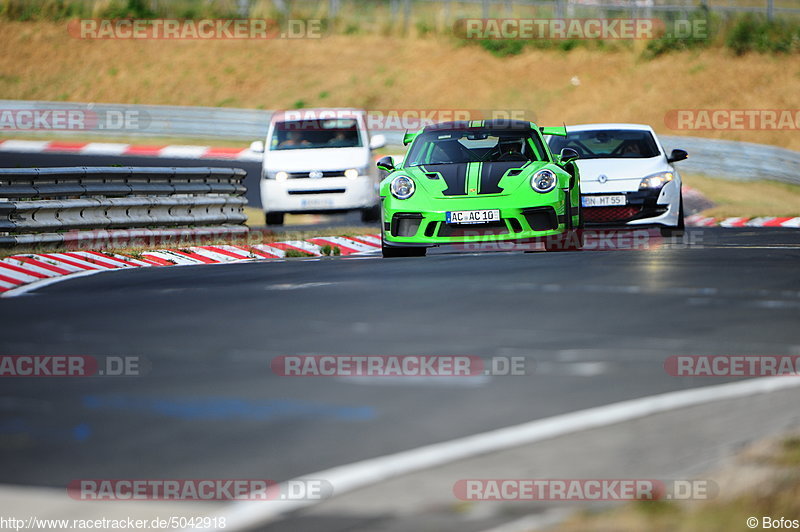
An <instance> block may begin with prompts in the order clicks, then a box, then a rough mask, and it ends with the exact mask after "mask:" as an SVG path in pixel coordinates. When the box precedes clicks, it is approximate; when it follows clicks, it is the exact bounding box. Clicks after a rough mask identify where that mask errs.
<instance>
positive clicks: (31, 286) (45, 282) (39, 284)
mask: <svg viewBox="0 0 800 532" xmlns="http://www.w3.org/2000/svg"><path fill="white" fill-rule="evenodd" d="M121 269H124V268H109V269H105V270H85V271H82V272H73V273H68V274H67V275H59V276H56V277H48V278H47V279H40V280H38V281H33V282H32V283H28V284H24V285H21V286H18V287H16V288H12V289H11V290H8V291H6V292H2V293H0V298H5V297H18V296H24V295H26V294H27V293H28V292H33V291H34V290H38V289H39V288H44V287H46V286H50V285H52V284H56V283H60V282H61V281H69V280H70V279H77V278H78V277H88V276H90V275H95V274H97V273H103V272H110V271H114V270H121Z"/></svg>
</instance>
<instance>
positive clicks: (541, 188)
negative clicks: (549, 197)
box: [531, 169, 558, 193]
mask: <svg viewBox="0 0 800 532" xmlns="http://www.w3.org/2000/svg"><path fill="white" fill-rule="evenodd" d="M556 185H558V177H557V176H556V174H555V172H553V171H552V170H547V169H544V170H539V171H538V172H536V173H535V174H533V177H532V178H531V188H532V189H533V190H535V191H536V192H541V193H545V192H550V191H551V190H553V189H554V188H556Z"/></svg>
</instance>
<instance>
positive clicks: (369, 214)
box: [361, 204, 381, 224]
mask: <svg viewBox="0 0 800 532" xmlns="http://www.w3.org/2000/svg"><path fill="white" fill-rule="evenodd" d="M380 219H381V206H380V204H378V205H373V206H372V207H367V208H366V209H361V221H362V222H364V223H365V224H369V223H375V222H377V221H378V220H380Z"/></svg>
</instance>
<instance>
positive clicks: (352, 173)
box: [344, 168, 361, 179]
mask: <svg viewBox="0 0 800 532" xmlns="http://www.w3.org/2000/svg"><path fill="white" fill-rule="evenodd" d="M359 175H361V172H360V171H359V170H358V169H357V168H348V169H347V170H345V171H344V176H345V177H346V178H347V179H357V178H358V176H359Z"/></svg>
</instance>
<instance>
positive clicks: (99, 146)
mask: <svg viewBox="0 0 800 532" xmlns="http://www.w3.org/2000/svg"><path fill="white" fill-rule="evenodd" d="M128 146H130V144H115V143H112V142H90V143H88V144H87V145H86V146H84V147H83V148H81V155H122V154H123V153H125V150H127V149H128Z"/></svg>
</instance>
